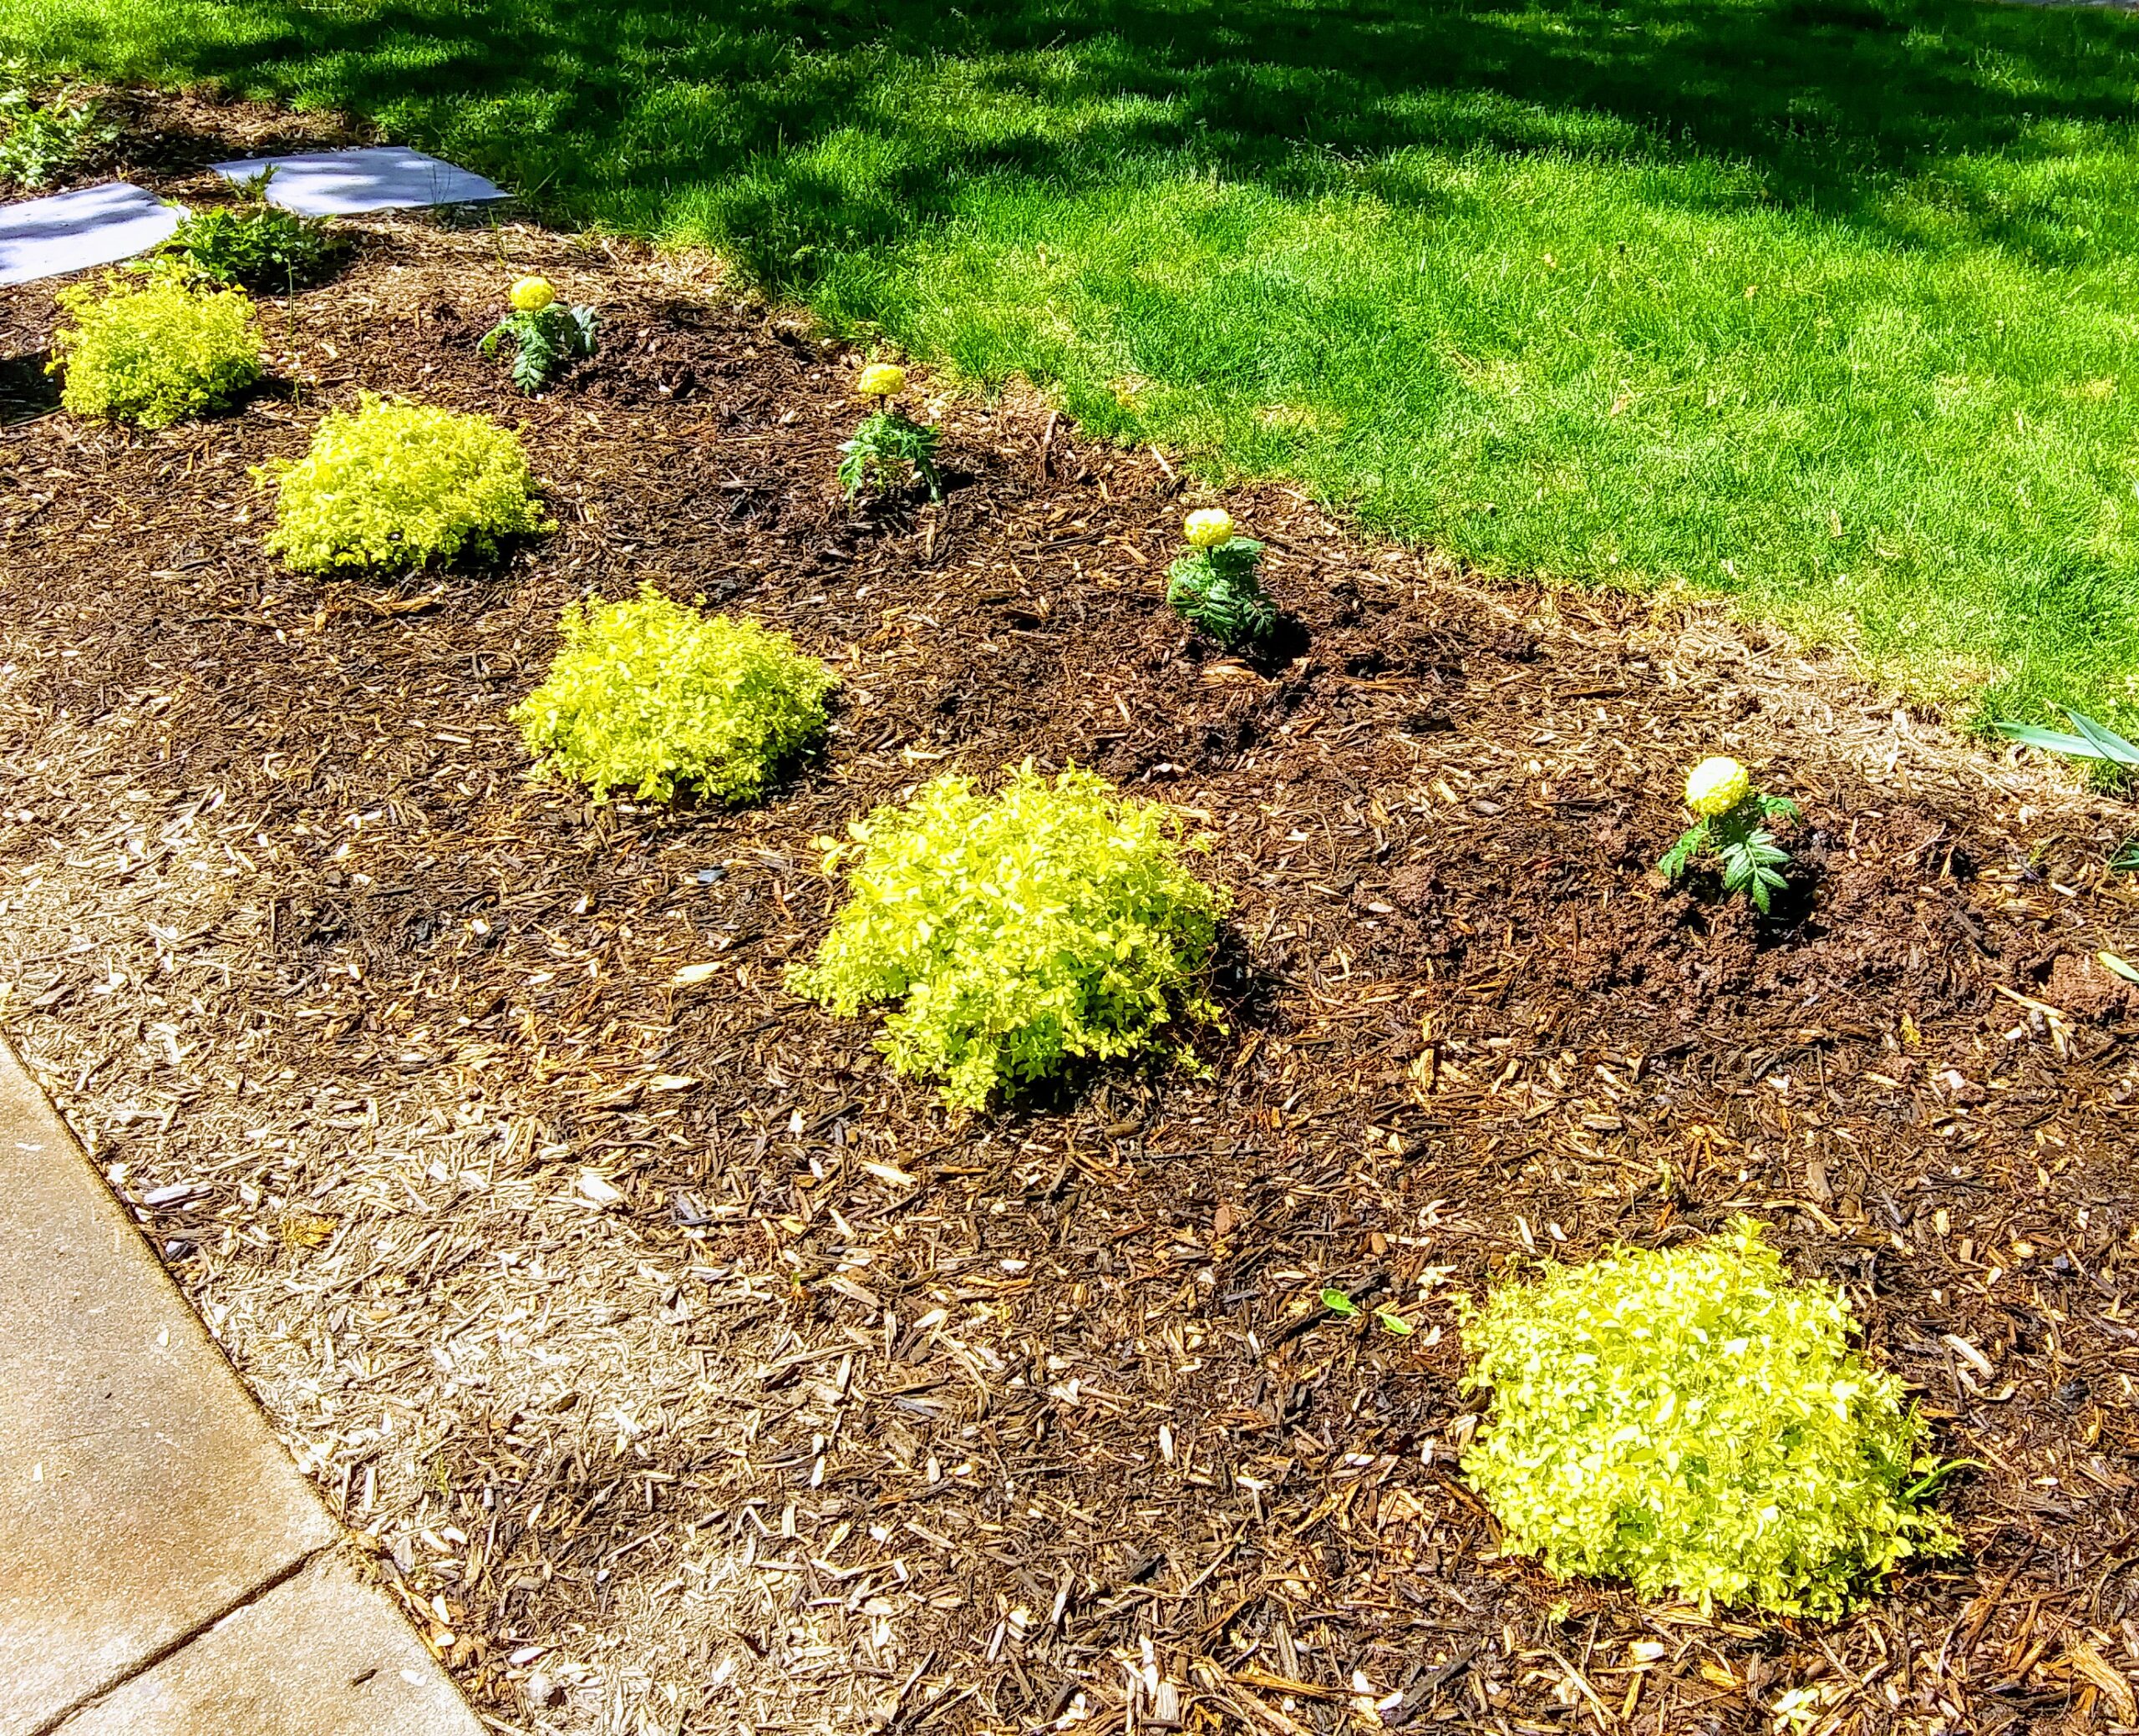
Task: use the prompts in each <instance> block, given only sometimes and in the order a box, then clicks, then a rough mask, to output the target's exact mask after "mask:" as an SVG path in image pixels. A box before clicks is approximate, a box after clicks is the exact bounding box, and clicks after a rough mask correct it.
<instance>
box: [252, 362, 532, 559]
mask: <svg viewBox="0 0 2139 1736" xmlns="http://www.w3.org/2000/svg"><path fill="white" fill-rule="evenodd" d="M253 475H254V476H255V477H256V478H257V479H258V480H262V482H270V483H272V484H273V485H275V489H276V503H275V528H274V530H273V531H272V533H271V534H270V535H269V536H268V538H267V547H268V549H269V550H270V551H272V552H274V553H277V554H279V555H281V556H282V558H283V559H284V560H285V561H287V562H288V563H289V564H290V566H292V567H294V568H296V569H297V571H300V572H326V571H331V570H332V569H333V568H334V567H337V566H373V567H400V566H422V565H424V563H425V562H426V561H450V560H451V559H452V558H453V557H454V556H455V555H458V554H460V552H461V551H463V550H464V549H474V550H476V551H489V550H491V549H493V548H495V546H496V544H497V541H498V539H499V538H500V537H501V536H512V535H515V534H516V533H522V532H533V531H537V530H549V529H551V528H552V527H551V525H549V523H548V522H547V521H546V520H544V518H543V517H542V515H541V509H540V508H539V507H538V506H537V505H536V501H535V498H534V493H533V487H534V485H533V480H532V478H531V475H530V474H529V471H528V468H527V454H526V452H524V451H523V450H522V449H521V444H520V438H519V436H518V435H516V434H514V433H513V432H512V431H511V429H505V428H500V427H499V426H498V425H497V424H495V422H492V421H490V420H489V419H487V418H485V417H482V416H470V415H464V414H461V413H460V412H459V411H457V410H446V409H438V408H436V407H435V406H433V405H430V404H407V403H402V402H388V401H385V400H383V399H381V398H374V397H373V396H372V395H371V394H370V393H364V394H363V398H361V399H360V400H359V402H358V407H357V409H355V411H353V412H350V411H345V410H331V411H329V412H328V414H327V415H326V417H325V418H324V419H323V420H322V421H321V423H320V424H319V427H318V429H317V431H315V432H314V434H312V449H311V450H310V451H309V452H307V454H305V455H304V456H303V457H302V458H301V459H297V460H296V461H295V462H294V463H293V462H292V461H291V460H289V459H276V460H274V461H272V462H271V463H269V464H264V465H262V466H261V467H260V468H259V469H257V470H255V471H254V472H253Z"/></svg>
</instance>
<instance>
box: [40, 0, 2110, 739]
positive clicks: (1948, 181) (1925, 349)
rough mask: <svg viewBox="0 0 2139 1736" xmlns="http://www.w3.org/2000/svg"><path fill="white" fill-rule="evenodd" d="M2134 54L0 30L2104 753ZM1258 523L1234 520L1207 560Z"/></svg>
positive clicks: (1314, 9) (1956, 45)
mask: <svg viewBox="0 0 2139 1736" xmlns="http://www.w3.org/2000/svg"><path fill="white" fill-rule="evenodd" d="M2135 31H2139V23H2135V21H2133V20H2131V19H2128V18H2124V17H2122V16H2119V15H2115V14H2109V13H2101V12H2094V11H2088V12H2076V11H2049V10H2044V9H2040V8H2025V7H2007V6H2001V5H1996V4H1987V3H1980V0H1621V3H1618V4H1603V3H1598V0H1320V3H1309V0H1227V3H1225V4H1217V3H1215V0H1212V3H1206V0H968V4H967V5H966V6H965V7H964V8H963V9H962V10H961V9H954V8H953V7H951V6H950V5H948V3H945V0H927V3H922V0H814V3H808V4H804V3H795V0H787V3H775V0H703V3H696V4H686V3H683V0H666V3H663V0H630V3H624V4H617V3H615V0H610V3H606V4H604V3H587V4H582V5H576V6H575V5H560V4H556V3H552V0H544V3H541V4H535V3H531V0H315V3H312V4H296V3H292V0H0V42H6V43H9V44H11V45H13V49H14V51H15V52H17V53H22V54H24V55H27V56H28V57H30V58H32V59H33V60H36V61H38V62H42V63H48V64H66V65H71V66H74V67H77V68H80V69H84V70H88V71H92V72H95V73H99V74H119V75H141V76H147V77H151V78H157V79H196V78H209V79H219V80H221V81H222V82H224V83H225V84H227V85H230V86H231V87H235V88H237V89H243V90H246V91H248V92H252V93H257V94H270V95H277V96H282V97H287V98H293V99H297V101H299V102H302V103H316V104H335V105H338V106H343V107H346V108H349V109H354V110H357V111H359V112H362V113H364V114H371V115H374V116H377V117H379V118H380V119H383V120H384V122H385V123H386V124H388V125H389V127H390V128H391V129H394V132H395V133H396V134H397V135H399V136H402V137H404V138H407V139H409V140H413V141H414V142H417V143H420V144H423V145H429V146H432V147H434V148H437V149H439V150H443V151H444V152H445V153H446V154H448V155H451V156H453V157H455V159H456V160H460V161H463V162H465V163H467V164H469V165H470V166H472V167H475V168H477V169H480V170H486V171H488V172H490V173H492V174H494V175H497V176H499V177H500V179H502V180H506V182H507V183H509V184H511V185H513V186H515V187H516V188H518V189H520V190H522V191H524V192H526V193H527V194H529V195H531V196H532V198H533V199H534V200H535V201H536V204H537V206H539V207H541V208H542V209H544V210H545V211H547V212H549V213H550V214H551V215H553V216H557V217H560V218H562V219H566V220H572V221H582V222H587V223H594V224H599V225H603V226H609V227H612V228H614V229H617V230H621V231H628V232H633V233H637V234H642V235H646V236H653V237H657V238H659V239H662V240H665V241H709V242H712V243H714V244H715V245H718V246H721V247H722V248H724V249H725V250H727V251H729V252H730V253H731V254H732V255H733V256H734V257H735V258H737V259H738V260H739V261H740V262H741V263H742V264H743V265H744V266H745V267H747V268H748V269H749V271H750V272H753V273H754V275H755V276H756V277H759V278H760V280H761V281H762V282H765V283H766V284H767V285H769V286H770V287H772V288H774V289H775V290H777V291H780V292H787V293H791V294H794V295H795V296H797V297H800V298H802V299H804V300H805V301H807V302H810V304H812V305H813V306H815V307H816V308H818V309H819V310H820V311H821V312H823V313H824V314H825V315H826V317H828V318H829V319H830V320H831V321H832V322H834V323H835V324H836V326H838V327H841V328H844V329H846V330H849V331H858V332H871V331H876V332H882V333H883V334H885V335H886V336H887V338H890V339H892V340H893V341H895V342H897V343H900V344H902V345H904V346H907V347H908V348H911V349H912V350H914V351H916V352H917V353H921V354H922V355H924V356H931V357H934V358H943V359H948V360H949V361H950V362H952V363H955V364H957V365H958V367H959V368H963V369H965V370H967V371H968V372H969V373H972V374H973V375H976V376H978V377H980V378H987V379H999V378H1003V377H1005V376H1007V375H1009V374H1012V373H1018V372H1024V373H1029V374H1030V375H1032V376H1034V377H1035V378H1039V379H1041V380H1043V381H1045V382H1049V383H1054V384H1057V385H1059V389H1060V390H1061V392H1062V393H1063V395H1064V400H1065V402H1066V403H1067V404H1068V405H1069V407H1070V409H1071V410H1072V411H1073V412H1074V413H1075V414H1076V415H1077V416H1079V417H1080V418H1081V419H1083V420H1084V421H1085V423H1086V424H1088V425H1090V426H1091V427H1093V428H1095V429H1100V430H1103V431H1105V432H1107V433H1109V434H1120V435H1124V436H1132V437H1135V438H1138V439H1154V440H1157V441H1161V442H1163V443H1166V444H1171V445H1173V446H1176V447H1180V448H1182V449H1186V450H1187V451H1189V452H1190V453H1191V454H1196V455H1197V457H1198V459H1199V462H1201V463H1202V464H1203V465H1204V466H1205V467H1206V469H1207V470H1209V471H1210V472H1212V474H1216V475H1223V474H1225V473H1227V472H1228V471H1232V470H1239V471H1250V472H1257V473H1265V474H1268V473H1278V474H1283V475H1290V476H1294V477H1298V478H1299V479H1302V480H1304V481H1305V482H1306V483H1308V485H1311V486H1313V488H1314V489H1316V490H1318V491H1320V492H1321V493H1323V494H1324V495H1327V496H1328V497H1329V498H1332V499H1334V500H1339V501H1344V502H1347V503H1349V504H1351V505H1354V507H1356V509H1357V510H1358V511H1359V514H1360V515H1362V517H1363V518H1364V520H1366V521H1367V522H1368V523H1369V524H1370V525H1374V526H1377V527H1379V528H1382V529H1385V530H1389V531H1390V532H1393V533H1396V534H1400V535H1402V536H1410V537H1417V538H1423V539H1427V540H1430V541H1434V542H1436V543H1439V544H1441V545H1443V546H1445V547H1448V548H1450V549H1451V550H1453V551H1459V552H1461V553H1462V554H1464V555H1466V556H1469V557H1470V558H1471V559H1472V560H1474V561H1477V562H1478V563H1480V564H1481V565H1482V566H1486V567H1487V568H1489V569H1491V570H1496V571H1504V572H1509V573H1516V574H1530V573H1536V574H1542V575H1544V576H1548V577H1561V578H1572V579H1583V580H1599V579H1602V580H1606V581H1613V582H1619V583H1628V584H1635V585H1653V584H1658V583H1669V582H1672V581H1681V582H1684V583H1686V584H1689V585H1691V586H1694V587H1696V588H1700V589H1704V590H1710V591H1722V592H1727V593H1729V594H1731V595H1733V596H1737V597H1740V598H1741V599H1743V600H1744V602H1745V604H1746V606H1747V607H1748V608H1749V609H1750V610H1752V611H1754V612H1759V613H1764V614H1766V615H1770V616H1772V617H1779V618H1781V619H1783V620H1785V621H1786V622H1791V623H1792V624H1795V625H1798V626H1801V627H1811V628H1812V629H1814V630H1816V631H1818V632H1822V633H1826V634H1831V635H1833V636H1835V637H1840V638H1842V639H1845V640H1847V641H1848V642H1852V643H1854V644H1857V645H1858V646H1860V647H1862V650H1863V651H1864V652H1866V653H1867V655H1869V656H1870V657H1873V658H1874V659H1877V660H1878V661H1880V662H1884V663H1888V664H1890V665H1893V666H1898V667H1905V668H1907V669H1908V670H1910V671H1911V672H1913V674H1914V676H1915V678H1917V680H1918V682H1919V683H1922V684H1923V686H1924V688H1926V689H1927V690H1930V691H1936V692H1948V691H1963V690H1967V689H1969V688H1979V689H1980V690H1981V691H1982V692H1983V693H1984V696H1985V700H1986V703H1987V704H1989V706H1991V707H1993V708H1999V709H2018V710H2022V711H2025V712H2029V713H2037V714H2040V713H2043V712H2044V711H2045V708H2046V707H2047V705H2048V703H2050V702H2051V701H2055V700H2070V701H2073V702H2075V703H2081V704H2084V705H2086V706H2088V707H2090V708H2093V709H2094V710H2096V712H2097V713H2102V714H2105V715H2106V716H2121V717H2122V718H2123V719H2124V720H2125V721H2126V723H2135V722H2139V689H2135V688H2134V687H2133V686H2132V685H2131V683H2133V682H2134V681H2136V680H2139V656H2135V652H2139V493H2135V488H2139V377H2136V376H2139V368H2135V351H2134V342H2135V337H2139V330H2136V329H2135V327H2139V270H2135V246H2134V243H2135V239H2139V196H2135V195H2139V150H2135V145H2134V137H2133V126H2132V123H2133V114H2134V103H2135V93H2139V34H2136V33H2135ZM1249 528H1250V529H1251V530H1252V526H1251V527H1249Z"/></svg>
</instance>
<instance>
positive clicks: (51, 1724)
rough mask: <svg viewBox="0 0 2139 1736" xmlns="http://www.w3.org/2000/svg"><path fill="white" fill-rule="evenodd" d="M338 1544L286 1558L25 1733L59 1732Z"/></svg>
mask: <svg viewBox="0 0 2139 1736" xmlns="http://www.w3.org/2000/svg"><path fill="white" fill-rule="evenodd" d="M340 1547H341V1543H340V1541H339V1540H338V1539H337V1540H334V1541H329V1542H326V1543H323V1544H321V1545H320V1546H318V1548H317V1549H310V1550H307V1551H305V1552H304V1553H303V1554H302V1555H301V1556H298V1557H297V1559H296V1560H295V1561H292V1562H290V1563H289V1564H288V1565H287V1566H284V1567H282V1568H280V1569H278V1570H277V1571H276V1572H274V1573H272V1574H271V1575H270V1576H268V1577H267V1578H266V1579H264V1580H262V1581H261V1582H260V1583H259V1584H258V1585H257V1586H254V1587H253V1588H252V1589H251V1591H247V1592H246V1593H245V1594H244V1595H243V1596H240V1597H238V1598H237V1599H236V1601H233V1602H232V1603H231V1605H230V1606H229V1607H227V1608H225V1609H220V1610H218V1611H216V1613H215V1614H213V1615H212V1616H210V1617H207V1618H206V1620H205V1621H201V1622H195V1623H194V1624H193V1626H192V1627H189V1628H188V1629H186V1631H185V1632H183V1633H181V1634H180V1635H179V1636H178V1637H176V1638H175V1639H173V1640H171V1641H170V1642H168V1643H167V1644H165V1645H163V1646H160V1647H158V1648H157V1649H156V1650H155V1651H154V1652H150V1654H149V1655H148V1656H147V1657H144V1658H142V1659H140V1661H139V1662H135V1663H132V1664H130V1665H128V1666H127V1667H125V1668H124V1669H123V1670H121V1671H119V1673H118V1674H116V1675H114V1677H113V1678H111V1679H110V1680H109V1682H106V1683H102V1684H101V1685H100V1686H99V1687H97V1688H93V1689H91V1690H90V1691H89V1693H85V1694H84V1695H83V1696H82V1697H81V1698H79V1699H78V1700H76V1701H75V1702H74V1703H73V1704H71V1705H69V1706H68V1707H66V1708H64V1710H62V1711H60V1712H59V1713H56V1714H55V1715H54V1716H53V1717H52V1718H48V1719H47V1720H46V1721H45V1722H44V1723H41V1724H39V1725H38V1727H37V1728H35V1729H33V1730H32V1731H30V1732H29V1733H28V1736H59V1733H61V1732H64V1729H65V1728H66V1727H67V1725H68V1723H69V1722H71V1721H72V1720H73V1719H74V1718H79V1717H80V1716H81V1714H82V1713H84V1712H87V1711H89V1710H90V1709H91V1708H94V1707H95V1706H96V1705H97V1704H98V1703H99V1702H101V1701H104V1700H107V1699H109V1698H111V1696H112V1695H113V1694H114V1693H118V1692H119V1689H120V1688H124V1687H125V1686H126V1684H127V1683H130V1682H134V1681H138V1680H139V1679H140V1678H141V1677H143V1676H145V1675H147V1674H148V1673H149V1672H150V1670H153V1669H155V1667H156V1666H157V1665H159V1664H160V1663H163V1662H166V1661H168V1660H169V1659H170V1658H173V1657H176V1656H177V1655H178V1654H179V1653H180V1652H183V1651H184V1650H185V1648H186V1647H188V1646H190V1645H191V1644H192V1643H193V1642H195V1641H196V1640H197V1639H199V1638H200V1637H201V1636H202V1635H203V1634H205V1633H206V1632H209V1630H210V1629H211V1628H213V1627H218V1626H220V1625H221V1623H223V1622H227V1621H228V1620H229V1619H230V1618H231V1617H232V1616H234V1615H236V1614H237V1613H238V1612H239V1611H241V1610H246V1609H250V1608H251V1607H252V1606H253V1605H254V1604H256V1603H257V1602H259V1601H260V1600H261V1599H262V1598H263V1597H265V1596H267V1594H268V1593H269V1592H271V1591H276V1590H277V1589H279V1588H280V1587H282V1586H286V1585H287V1584H289V1582H290V1581H292V1580H293V1579H295V1578H296V1577H297V1576H298V1575H299V1574H301V1573H302V1572H303V1571H305V1569H307V1567H309V1566H312V1563H313V1562H315V1561H320V1560H322V1559H323V1558H324V1557H326V1556H331V1555H332V1554H333V1553H334V1551H336V1550H338V1549H339V1548H340Z"/></svg>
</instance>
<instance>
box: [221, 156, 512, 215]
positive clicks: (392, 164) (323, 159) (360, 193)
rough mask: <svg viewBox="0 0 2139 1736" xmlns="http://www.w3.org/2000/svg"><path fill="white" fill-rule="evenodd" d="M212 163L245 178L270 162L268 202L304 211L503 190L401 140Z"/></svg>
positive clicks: (473, 201) (469, 201)
mask: <svg viewBox="0 0 2139 1736" xmlns="http://www.w3.org/2000/svg"><path fill="white" fill-rule="evenodd" d="M215 167H216V174H218V175H221V176H222V177H223V179H224V180H231V181H245V180H251V178H252V177H253V176H254V175H258V174H259V173H260V171H261V170H263V169H270V168H272V170H274V171H275V173H274V176H273V178H272V180H269V181H268V183H267V202H268V203H269V204H270V205H279V206H282V207H283V208H284V209H286V210H288V211H301V212H302V213H303V214H304V215H305V216H308V217H336V216H354V215H355V214H356V213H358V212H359V211H401V210H406V209H408V208H409V207H410V206H425V205H480V204H482V203H484V202H485V201H490V200H493V199H503V198H505V197H506V196H507V195H506V191H505V190H504V189H503V188H502V187H500V186H499V185H497V184H496V183H495V181H488V180H484V179H483V177H482V176H481V175H475V174H471V173H470V171H469V170H465V169H456V168H455V167H454V166H453V165H452V164H450V163H447V162H443V161H441V160H439V159H438V158H437V157H431V156H425V155H424V153H423V152H421V151H419V150H409V148H408V147H407V146H405V145H365V146H363V148H362V149H361V150H315V151H308V152H306V153H305V154H303V155H300V156H289V157H246V158H243V159H241V160H239V161H236V162H233V163H218V164H216V165H215Z"/></svg>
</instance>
